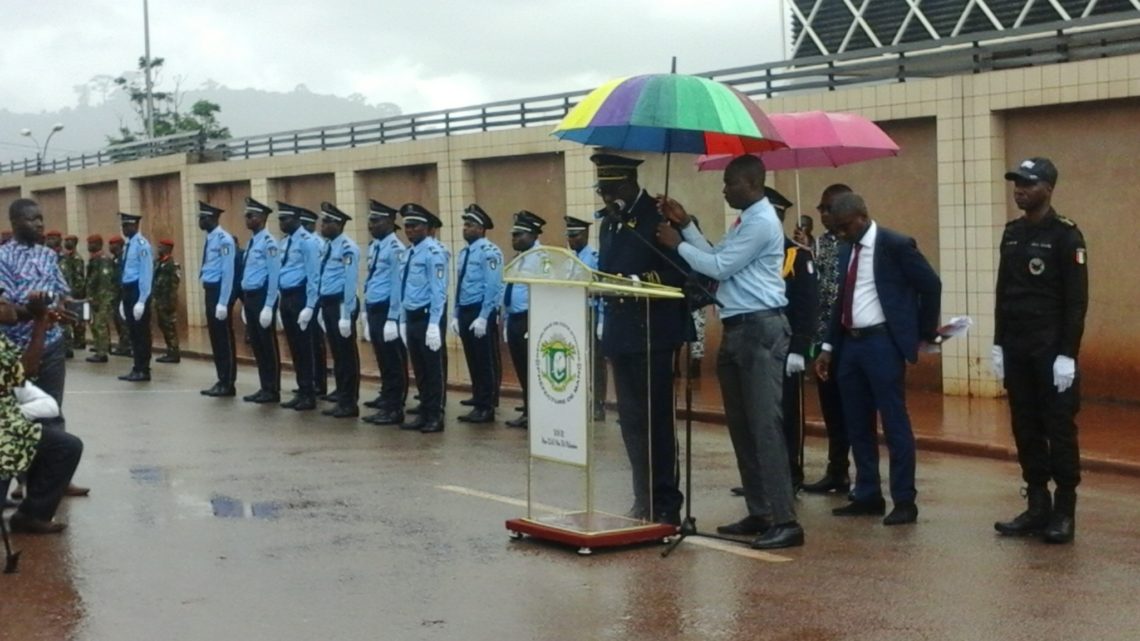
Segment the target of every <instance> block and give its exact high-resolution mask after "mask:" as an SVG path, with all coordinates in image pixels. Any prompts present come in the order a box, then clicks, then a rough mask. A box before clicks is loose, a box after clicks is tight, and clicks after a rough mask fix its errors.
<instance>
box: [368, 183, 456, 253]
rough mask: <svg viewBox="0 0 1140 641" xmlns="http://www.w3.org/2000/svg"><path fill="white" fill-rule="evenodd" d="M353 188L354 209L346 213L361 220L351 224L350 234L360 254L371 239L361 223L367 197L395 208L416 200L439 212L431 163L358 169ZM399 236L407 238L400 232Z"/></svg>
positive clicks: (437, 186)
mask: <svg viewBox="0 0 1140 641" xmlns="http://www.w3.org/2000/svg"><path fill="white" fill-rule="evenodd" d="M356 190H357V196H356V198H355V202H356V203H357V209H356V210H355V211H351V212H349V213H350V214H351V215H352V216H353V217H357V218H360V222H361V224H359V225H356V226H355V228H356V229H355V233H354V235H353V238H354V240H356V242H357V243H358V244H359V245H360V251H361V255H362V256H363V255H364V254H365V253H366V252H367V250H368V243H369V241H370V240H371V239H370V237H369V235H368V226H367V224H365V223H364V221H365V220H367V218H368V199H369V198H373V199H376V200H378V201H380V202H382V203H384V204H385V205H388V206H390V207H394V208H396V209H399V208H400V206H401V205H403V204H404V203H419V204H420V205H423V206H424V207H427V208H428V210H429V211H432V212H434V213H437V214H438V213H439V170H438V169H437V167H436V166H435V165H414V166H411V167H392V168H388V169H371V170H367V171H360V172H357V173H356ZM401 238H402V240H403V241H404V242H405V243H406V242H407V238H403V235H402V234H401ZM361 260H362V261H363V260H365V259H363V258H362V259H361Z"/></svg>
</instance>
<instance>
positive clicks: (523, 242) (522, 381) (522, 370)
mask: <svg viewBox="0 0 1140 641" xmlns="http://www.w3.org/2000/svg"><path fill="white" fill-rule="evenodd" d="M545 224H546V221H545V220H543V219H542V218H539V217H538V216H537V215H536V214H533V213H531V212H529V211H527V210H525V209H524V210H522V211H519V212H517V213H516V214H515V216H514V225H513V226H512V227H511V247H513V248H514V250H515V251H516V252H519V253H520V254H521V253H523V252H527V251H530V250H532V249H535V248H536V247H541V246H542V245H541V244H540V243H539V242H538V236H539V234H541V233H542V226H543V225H545ZM538 260H541V258H540V257H539V256H537V255H535V256H529V257H527V258H525V259H524V262H523V264H522V269H524V270H525V269H527V268H528V267H532V266H533V263H534V262H535V261H538ZM503 309H504V310H505V311H506V315H507V328H506V335H507V351H509V352H510V354H511V363H512V364H513V365H514V366H515V373H516V374H517V375H518V378H519V385H520V386H521V387H522V390H523V409H522V415H520V416H519V417H518V418H516V419H513V420H510V421H507V426H508V427H521V428H523V429H526V428H527V426H528V425H529V418H528V413H527V381H528V379H527V359H528V356H527V339H528V338H529V337H530V335H529V331H528V327H529V316H528V314H527V312H529V311H530V287H528V286H527V285H526V283H507V285H506V287H504V288H503Z"/></svg>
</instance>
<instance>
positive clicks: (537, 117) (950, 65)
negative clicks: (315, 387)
mask: <svg viewBox="0 0 1140 641" xmlns="http://www.w3.org/2000/svg"><path fill="white" fill-rule="evenodd" d="M1138 52H1140V15H1136V14H1109V15H1103V16H1095V17H1090V18H1082V19H1079V20H1069V21H1063V22H1054V23H1047V24H1039V25H1034V26H1032V27H1023V28H1020V29H1007V30H1005V31H991V32H987V33H973V34H969V35H965V36H960V37H957V38H946V39H942V40H937V41H923V42H914V43H909V44H904V45H897V46H893V47H883V48H880V49H874V50H859V51H850V52H846V53H842V54H835V55H830V56H817V57H813V58H798V59H795V60H792V61H782V62H778V63H767V64H760V65H750V66H746V67H736V68H731V69H720V70H717V71H710V72H706V73H701V74H698V75H701V76H703V77H707V78H711V79H713V80H718V81H721V82H725V83H727V84H730V85H733V86H734V87H736V88H737V89H738V90H740V91H741V92H743V93H745V94H747V95H749V96H751V97H753V98H772V97H774V96H777V95H783V94H788V93H792V92H801V91H818V90H821V89H826V90H828V91H834V90H836V89H839V88H841V87H846V86H851V85H860V84H874V83H884V82H906V81H907V80H909V79H912V78H932V77H941V76H947V75H956V74H964V73H974V74H976V73H982V72H986V71H993V70H998V69H1012V68H1017V67H1028V66H1035V65H1042V64H1053V63H1059V62H1069V61H1075V60H1087V59H1092V58H1103V57H1109V56H1118V55H1125V54H1130V53H1138ZM587 93H589V90H580V91H571V92H566V93H559V94H551V95H546V96H537V97H531V98H524V99H521V100H503V101H498V102H490V103H486V104H481V105H475V106H472V107H462V108H458V109H447V110H441V111H429V112H421V113H415V114H407V115H401V116H392V117H389V118H383V119H378V120H367V121H362V122H353V123H348V124H341V125H332V126H324V127H313V128H310V129H299V130H295V131H287V132H280V133H271V134H263V135H257V136H246V137H243V138H233V139H229V140H220V141H206V140H205V139H204V138H203V137H202V136H201V135H200V134H188V135H179V136H169V137H167V138H161V139H156V140H153V141H146V142H140V143H132V144H128V145H118V146H115V147H108V148H107V149H103V150H100V151H96V152H92V153H90V154H81V155H80V156H69V157H67V158H62V159H54V160H50V161H49V160H45V161H42V162H39V163H37V161H36V160H35V159H30V160H23V161H16V162H11V163H2V164H0V174H2V173H18V172H25V173H37V172H39V173H46V172H52V171H71V170H74V169H82V168H85V167H94V166H99V165H105V164H110V163H116V162H123V161H126V160H136V159H139V158H149V157H153V156H160V155H166V154H176V153H194V154H200V159H202V160H228V159H231V158H232V159H245V158H262V157H269V156H279V155H293V154H300V153H306V152H310V151H324V150H330V149H348V148H353V147H360V146H365V145H377V144H386V143H393V142H403V141H408V140H423V139H427V138H436V137H440V136H452V135H458V134H464V133H471V132H485V131H496V130H502V129H518V128H522V127H537V126H553V125H555V124H557V123H558V121H560V120H561V119H562V118H563V117H564V116H565V115H566V113H567V112H569V110H570V109H571V108H572V107H573V106H574V105H576V104H577V103H578V101H579V100H581V99H582V98H583V97H584V96H585V95H586V94H587Z"/></svg>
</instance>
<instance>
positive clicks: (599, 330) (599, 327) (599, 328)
mask: <svg viewBox="0 0 1140 641" xmlns="http://www.w3.org/2000/svg"><path fill="white" fill-rule="evenodd" d="M602 327H603V324H602V322H601V321H598V327H597V328H596V329H595V330H594V334H595V335H596V336H597V337H598V340H599V341H600V340H602Z"/></svg>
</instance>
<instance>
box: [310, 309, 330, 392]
mask: <svg viewBox="0 0 1140 641" xmlns="http://www.w3.org/2000/svg"><path fill="white" fill-rule="evenodd" d="M318 316H319V317H321V318H322V320H323V319H324V312H323V311H322V309H321V304H320V302H319V301H318V302H317V308H316V309H315V310H313V320H312V322H311V323H310V324H309V331H310V333H311V338H312V341H313V386H314V387H315V388H316V389H317V394H320V395H321V396H324V395H325V394H327V393H328V391H329V356H328V351H326V350H325V345H327V341H326V340H325V330H323V329H321V325H320V323H318V322H317V317H318Z"/></svg>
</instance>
